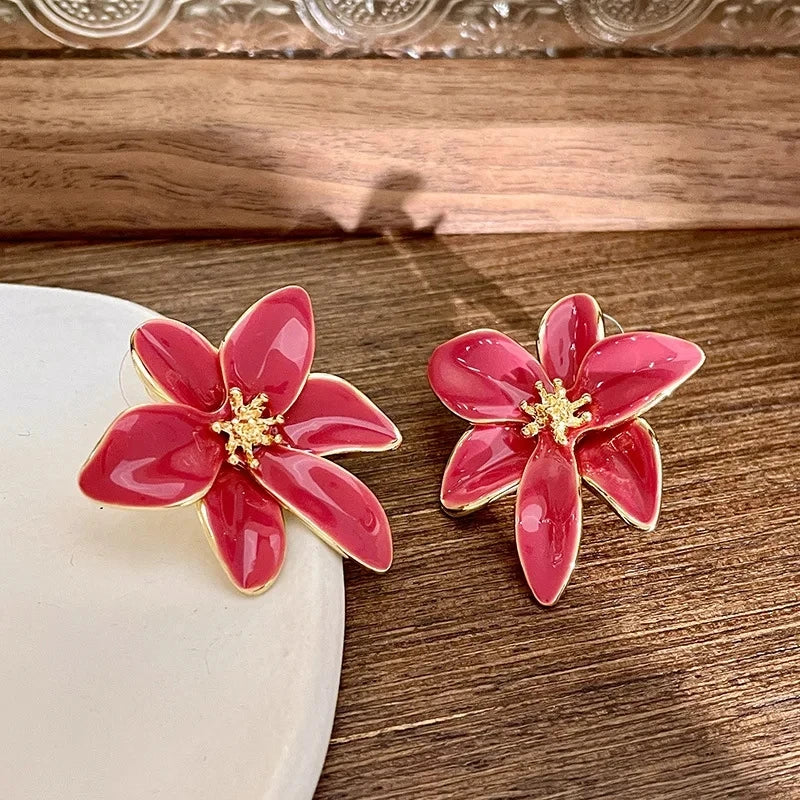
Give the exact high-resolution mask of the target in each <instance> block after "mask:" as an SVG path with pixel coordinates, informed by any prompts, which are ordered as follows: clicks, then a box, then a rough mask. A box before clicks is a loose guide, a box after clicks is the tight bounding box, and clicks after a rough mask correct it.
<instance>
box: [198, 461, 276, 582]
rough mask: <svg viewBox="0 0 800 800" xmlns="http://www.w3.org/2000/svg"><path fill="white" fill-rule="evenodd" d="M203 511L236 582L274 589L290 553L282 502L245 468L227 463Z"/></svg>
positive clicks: (216, 549) (219, 554) (220, 555)
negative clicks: (274, 583)
mask: <svg viewBox="0 0 800 800" xmlns="http://www.w3.org/2000/svg"><path fill="white" fill-rule="evenodd" d="M199 511H200V518H201V519H202V520H203V523H204V525H205V527H206V530H207V532H208V534H209V540H210V542H211V545H212V547H213V549H214V552H215V553H216V554H217V557H218V558H219V560H220V561H221V562H222V565H223V566H224V567H225V571H226V572H227V573H228V577H230V579H231V581H233V583H234V585H235V586H236V587H237V588H238V589H240V590H241V591H243V592H246V593H248V594H258V593H259V592H263V591H264V590H265V589H267V588H269V586H270V584H272V582H273V581H274V580H275V578H277V577H278V572H279V571H280V568H281V565H282V564H283V557H284V555H285V552H286V536H285V533H284V528H283V513H282V511H281V507H280V505H279V504H278V502H277V501H276V500H274V499H273V498H272V497H270V496H269V495H268V494H267V493H266V492H265V491H264V489H263V488H262V487H261V486H260V485H259V484H257V483H256V482H255V481H254V480H253V478H252V477H251V476H250V475H249V474H248V473H247V472H246V471H245V470H241V469H237V468H235V467H231V466H229V465H227V464H223V466H222V469H221V470H220V473H219V475H218V476H217V480H216V481H214V485H213V486H212V487H211V489H210V490H209V492H208V494H206V496H205V497H204V498H203V499H202V500H201V502H200V506H199Z"/></svg>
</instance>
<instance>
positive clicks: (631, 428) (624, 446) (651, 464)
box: [575, 419, 661, 531]
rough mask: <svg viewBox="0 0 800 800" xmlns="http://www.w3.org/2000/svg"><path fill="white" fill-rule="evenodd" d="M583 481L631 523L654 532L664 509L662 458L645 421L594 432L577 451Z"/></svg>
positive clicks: (583, 439) (627, 423)
mask: <svg viewBox="0 0 800 800" xmlns="http://www.w3.org/2000/svg"><path fill="white" fill-rule="evenodd" d="M575 454H576V457H577V459H578V470H579V472H580V474H581V477H582V478H583V479H584V480H585V481H586V483H588V484H589V485H590V486H591V487H592V488H593V489H595V490H597V492H599V493H600V494H601V495H602V496H603V497H604V498H605V499H606V500H607V501H608V503H609V505H610V506H611V507H612V508H613V509H614V510H615V511H616V512H617V513H618V514H619V515H620V516H621V517H622V518H623V519H624V520H625V521H626V522H628V523H630V524H631V525H635V526H636V527H637V528H642V529H643V530H646V531H651V530H653V528H655V526H656V522H657V520H658V511H659V507H660V506H661V454H660V453H659V450H658V442H657V441H656V437H655V434H654V433H653V429H652V428H651V427H650V426H649V425H648V424H647V423H646V422H645V421H644V420H643V419H634V420H631V421H630V422H623V423H622V425H618V426H617V427H615V428H608V429H607V430H602V431H593V432H592V433H589V434H587V435H586V436H584V437H583V438H582V439H581V440H580V441H579V442H578V445H577V447H576V450H575Z"/></svg>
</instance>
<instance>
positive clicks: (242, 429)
mask: <svg viewBox="0 0 800 800" xmlns="http://www.w3.org/2000/svg"><path fill="white" fill-rule="evenodd" d="M228 399H229V400H230V404H231V411H232V412H233V418H232V419H229V420H217V421H216V422H214V423H213V424H212V425H211V430H212V431H214V433H224V434H225V435H226V436H227V437H228V441H227V442H226V443H225V449H226V450H227V451H228V463H229V464H233V465H234V466H238V465H239V464H241V463H242V456H243V457H244V461H245V463H246V464H247V466H248V467H250V468H251V469H255V468H256V467H257V466H258V463H259V462H258V459H257V458H256V456H255V455H254V453H253V451H254V449H255V448H256V447H262V446H265V445H271V444H280V443H281V442H283V436H281V433H280V431H278V430H277V429H276V426H277V425H282V424H283V417H282V416H281V415H280V414H277V415H276V416H274V417H264V416H263V414H264V412H265V410H266V406H267V403H268V402H269V398H268V397H267V395H265V394H259V395H256V396H255V397H254V398H253V399H252V400H251V401H250V402H249V403H247V404H245V402H244V397H243V396H242V390H241V389H236V388H233V389H231V390H230V392H229V393H228ZM237 450H241V451H242V456H239V455H238V454H237V452H236V451H237Z"/></svg>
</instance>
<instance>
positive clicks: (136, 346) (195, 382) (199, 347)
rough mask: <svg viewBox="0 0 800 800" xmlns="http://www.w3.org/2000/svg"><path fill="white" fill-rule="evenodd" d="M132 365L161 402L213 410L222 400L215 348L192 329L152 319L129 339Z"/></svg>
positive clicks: (177, 323) (173, 322)
mask: <svg viewBox="0 0 800 800" xmlns="http://www.w3.org/2000/svg"><path fill="white" fill-rule="evenodd" d="M131 351H132V353H133V363H134V364H135V365H136V368H137V370H138V371H139V374H140V375H141V376H142V380H143V381H144V382H145V384H146V385H147V386H148V388H149V389H151V390H152V392H153V393H154V394H156V395H157V396H159V397H161V398H163V399H164V400H171V401H172V402H174V403H181V404H183V405H187V406H193V407H194V408H199V409H201V410H203V411H216V410H217V409H218V408H219V407H220V406H221V405H222V404H223V402H224V401H225V383H224V381H223V380H222V372H221V371H220V368H219V358H218V357H217V349H216V348H215V347H214V346H213V345H212V344H211V343H210V342H209V341H208V340H207V339H206V338H205V337H203V336H201V335H200V334H199V333H198V332H197V331H196V330H194V328H190V327H189V326H188V325H184V324H183V323H182V322H177V321H176V320H173V319H153V320H150V321H149V322H145V323H144V325H141V326H140V327H138V328H137V329H136V330H135V331H134V332H133V336H131Z"/></svg>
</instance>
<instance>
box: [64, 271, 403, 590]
mask: <svg viewBox="0 0 800 800" xmlns="http://www.w3.org/2000/svg"><path fill="white" fill-rule="evenodd" d="M131 350H132V354H133V360H134V364H135V365H136V367H137V369H138V371H139V373H140V375H141V377H142V378H143V380H144V381H145V383H146V385H147V387H148V390H149V392H150V394H151V395H153V396H154V397H155V398H157V399H158V400H159V401H160V402H158V403H156V404H153V405H145V406H138V407H134V408H131V409H128V410H127V411H125V412H123V413H122V414H120V416H119V417H117V419H116V420H114V421H113V422H112V423H111V426H110V427H109V429H108V430H107V431H106V433H105V435H104V436H103V437H102V439H101V440H100V442H99V444H98V445H97V446H96V448H95V450H94V451H93V453H92V454H91V456H90V457H89V460H88V461H87V462H86V464H85V465H84V466H83V468H82V470H81V472H80V477H79V485H80V488H81V490H82V491H83V492H84V493H85V494H86V495H88V496H89V497H90V498H92V499H93V500H96V501H98V502H100V503H104V504H111V505H117V506H128V507H134V508H169V507H172V506H184V505H189V504H196V505H197V509H198V511H199V514H200V519H201V520H202V522H203V525H204V527H205V529H206V533H207V534H208V539H209V542H210V543H211V546H212V548H213V550H214V552H215V553H216V555H217V557H218V558H219V560H220V562H221V563H222V565H223V567H224V568H225V571H226V572H227V574H228V576H229V577H230V579H231V580H232V581H233V583H234V584H235V586H236V587H237V588H238V589H240V590H241V591H243V592H245V593H248V594H258V593H260V592H263V591H264V590H266V589H267V588H268V587H269V586H270V585H271V584H272V582H273V581H274V580H275V578H277V576H278V572H279V570H280V568H281V564H282V563H283V558H284V553H285V549H286V543H285V536H284V526H283V517H282V513H281V509H282V508H285V509H287V510H289V511H291V512H292V513H294V514H296V515H297V516H298V517H300V519H302V520H303V521H304V522H305V523H306V524H307V525H308V526H309V527H310V528H311V529H312V530H313V531H314V532H315V533H316V534H317V535H318V536H320V538H322V539H323V540H324V541H325V542H327V543H328V544H329V545H330V546H331V547H333V548H334V549H335V550H337V551H338V552H339V553H341V554H342V555H344V556H350V557H351V558H353V559H354V560H356V561H358V562H360V563H361V564H363V565H364V566H366V567H369V568H370V569H373V570H375V571H377V572H383V571H385V570H387V569H388V568H389V566H390V564H391V563H392V537H391V532H390V529H389V522H388V520H387V518H386V513H385V512H384V510H383V507H382V506H381V504H380V503H379V502H378V500H377V498H376V497H375V495H373V494H372V492H371V491H370V490H369V489H368V488H367V487H366V486H365V485H364V484H363V483H361V481H359V480H358V479H357V478H356V477H354V476H353V475H351V474H350V473H349V472H347V471H346V470H344V469H343V468H342V467H340V466H338V465H337V464H335V463H333V462H331V461H328V460H326V459H325V458H324V456H330V455H333V454H334V453H348V452H354V451H358V452H364V451H379V450H392V449H394V448H396V447H398V446H399V445H400V442H401V436H400V432H399V431H398V430H397V428H396V427H395V426H394V424H393V423H392V422H391V420H390V419H389V418H388V417H387V416H386V415H385V414H384V413H383V412H382V411H381V410H380V409H379V408H378V407H377V406H376V405H375V404H374V403H372V402H371V401H370V400H369V399H368V398H367V397H366V396H365V395H363V394H362V393H361V392H359V391H358V390H357V389H356V388H355V387H353V386H351V385H350V384H349V383H348V382H347V381H345V380H342V379H341V378H338V377H336V376H335V375H326V374H322V373H310V372H309V371H310V368H311V361H312V359H313V356H314V317H313V313H312V310H311V301H310V299H309V297H308V294H306V292H305V290H304V289H301V288H300V287H299V286H288V287H286V288H284V289H280V290H278V291H275V292H273V293H272V294H269V295H267V296H266V297H264V298H262V299H261V300H259V301H258V302H257V303H256V304H255V305H253V306H252V307H251V308H250V309H249V310H248V311H246V312H245V314H244V315H243V316H242V317H241V318H240V319H239V321H238V322H237V323H236V324H235V325H234V326H233V327H232V328H231V329H230V331H229V332H228V334H227V336H226V337H225V339H224V340H223V342H222V344H221V345H220V348H219V350H217V349H216V348H215V347H213V346H212V345H211V344H210V343H209V342H208V341H207V340H206V339H205V338H204V337H203V336H201V335H200V334H199V333H197V331H195V330H193V329H192V328H190V327H188V326H187V325H184V324H182V323H180V322H176V321H174V320H169V319H154V320H151V321H149V322H146V323H144V325H142V326H141V327H139V328H137V329H136V330H135V331H134V332H133V335H132V337H131Z"/></svg>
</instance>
